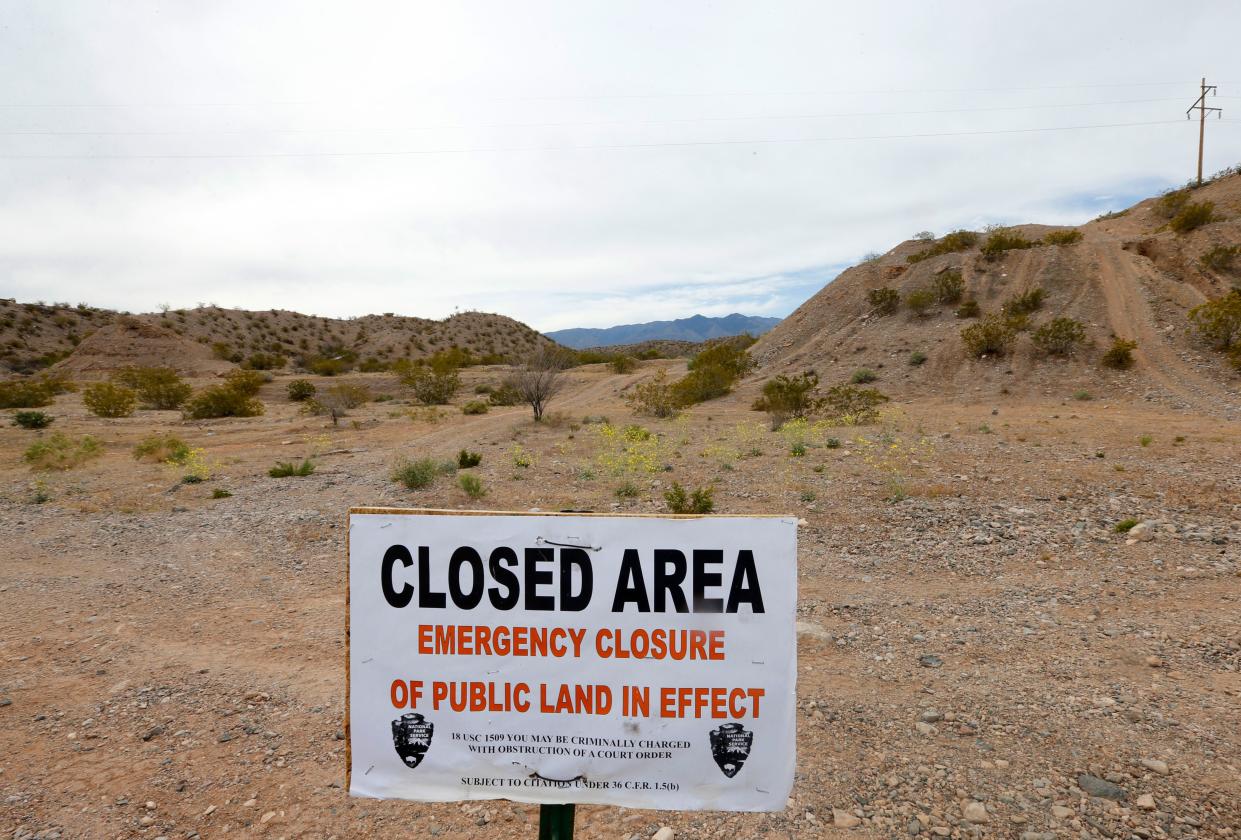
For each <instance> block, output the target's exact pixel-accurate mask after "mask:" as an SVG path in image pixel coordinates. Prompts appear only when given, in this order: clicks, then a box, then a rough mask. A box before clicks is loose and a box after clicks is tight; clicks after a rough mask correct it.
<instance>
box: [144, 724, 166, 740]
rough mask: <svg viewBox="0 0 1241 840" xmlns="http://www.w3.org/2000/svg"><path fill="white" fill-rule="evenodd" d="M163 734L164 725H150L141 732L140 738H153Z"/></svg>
mask: <svg viewBox="0 0 1241 840" xmlns="http://www.w3.org/2000/svg"><path fill="white" fill-rule="evenodd" d="M163 734H164V727H162V726H152V727H151V728H150V729H148V730H147V731H146V732H143V733H142V740H144V741H149V740H151V739H152V738H155V737H156V736H159V735H163Z"/></svg>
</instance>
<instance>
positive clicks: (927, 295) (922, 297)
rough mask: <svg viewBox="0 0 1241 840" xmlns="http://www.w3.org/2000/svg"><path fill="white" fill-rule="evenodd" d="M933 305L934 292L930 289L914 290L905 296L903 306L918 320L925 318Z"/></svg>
mask: <svg viewBox="0 0 1241 840" xmlns="http://www.w3.org/2000/svg"><path fill="white" fill-rule="evenodd" d="M934 305H935V292H933V291H932V290H930V289H914V290H913V291H912V292H910V293H909V294H907V295H905V306H907V307H908V308H909V311H910V312H912V313H913V314H914V315H915V316H917V317H918V318H925V317H926V316H927V314H928V313H929V312H930V311H931V307H933V306H934Z"/></svg>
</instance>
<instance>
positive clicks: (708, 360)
mask: <svg viewBox="0 0 1241 840" xmlns="http://www.w3.org/2000/svg"><path fill="white" fill-rule="evenodd" d="M753 343H754V339H753V338H751V337H749V336H745V337H744V338H743V339H742V340H740V341H738V340H728V341H721V342H718V343H716V344H712V345H711V346H710V347H708V348H707V349H705V350H703V351H701V352H699V353H698V354H696V355H695V356H694V357H693V358H691V359H690V360H689V373H687V374H686V375H685V376H684V377H682V378H681V379H679V380H677V381H676V382H675V383H673V386H672V388H673V394H674V395H675V398H676V401H677V404H678V405H679V406H689V405H695V404H697V403H700V402H706V401H707V400H713V399H715V398H716V397H722V396H724V395H725V394H727V393H729V392H730V391H731V390H732V388H733V385H734V384H736V382H737V380H738V379H740V378H741V377H742V376H744V375H745V374H746V373H748V372H749V371H750V369H751V368H752V367H754V360H753V359H751V358H750V354H749V353H748V352H746V349H747V348H748V347H749V346H750V345H751V344H753Z"/></svg>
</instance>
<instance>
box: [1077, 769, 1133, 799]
mask: <svg viewBox="0 0 1241 840" xmlns="http://www.w3.org/2000/svg"><path fill="white" fill-rule="evenodd" d="M1077 786H1078V787H1079V788H1081V789H1082V790H1084V791H1085V792H1086V793H1087V794H1088V795H1090V796H1098V797H1100V798H1102V799H1113V800H1116V801H1117V802H1119V801H1121V800H1123V799H1128V798H1129V791H1127V790H1125V789H1124V788H1122V787H1120V786H1119V785H1115V784H1112V783H1111V782H1109V781H1107V780H1106V779H1100V778H1099V777H1098V776H1092V775H1090V774H1089V773H1082V774H1080V775H1079V776H1078V777H1077Z"/></svg>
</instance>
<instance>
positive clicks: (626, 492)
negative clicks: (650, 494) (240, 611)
mask: <svg viewBox="0 0 1241 840" xmlns="http://www.w3.org/2000/svg"><path fill="white" fill-rule="evenodd" d="M613 492H614V493H615V494H616V498H618V499H634V498H637V496H638V486H637V485H636V484H634V483H633V482H632V481H626V482H625V483H624V484H622V485H621V486H619V487H617V488H616V490H614V491H613Z"/></svg>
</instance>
